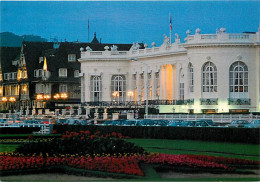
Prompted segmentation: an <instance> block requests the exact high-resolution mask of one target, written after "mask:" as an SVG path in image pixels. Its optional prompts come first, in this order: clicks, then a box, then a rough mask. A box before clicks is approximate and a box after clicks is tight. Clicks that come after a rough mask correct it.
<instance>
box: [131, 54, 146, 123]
mask: <svg viewBox="0 0 260 182" xmlns="http://www.w3.org/2000/svg"><path fill="white" fill-rule="evenodd" d="M131 61H133V62H140V63H142V64H143V65H145V73H146V82H145V84H146V86H145V88H146V94H145V95H146V100H145V116H146V118H147V116H148V90H149V88H148V75H147V74H148V64H146V63H144V62H142V61H138V60H137V59H136V58H131Z"/></svg>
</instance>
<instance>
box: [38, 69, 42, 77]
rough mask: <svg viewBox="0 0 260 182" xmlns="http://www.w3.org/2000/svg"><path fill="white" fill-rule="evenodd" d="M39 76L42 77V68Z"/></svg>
mask: <svg viewBox="0 0 260 182" xmlns="http://www.w3.org/2000/svg"><path fill="white" fill-rule="evenodd" d="M38 71H39V77H42V69H39V70H38Z"/></svg>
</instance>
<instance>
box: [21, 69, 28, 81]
mask: <svg viewBox="0 0 260 182" xmlns="http://www.w3.org/2000/svg"><path fill="white" fill-rule="evenodd" d="M22 77H23V79H25V78H28V76H27V71H26V70H24V71H23V72H22Z"/></svg>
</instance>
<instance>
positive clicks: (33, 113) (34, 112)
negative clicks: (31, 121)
mask: <svg viewBox="0 0 260 182" xmlns="http://www.w3.org/2000/svg"><path fill="white" fill-rule="evenodd" d="M35 114H36V109H35V107H34V106H33V110H32V115H35Z"/></svg>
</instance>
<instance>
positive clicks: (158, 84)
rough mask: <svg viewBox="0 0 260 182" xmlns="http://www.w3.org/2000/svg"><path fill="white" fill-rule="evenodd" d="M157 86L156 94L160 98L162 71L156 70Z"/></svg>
mask: <svg viewBox="0 0 260 182" xmlns="http://www.w3.org/2000/svg"><path fill="white" fill-rule="evenodd" d="M155 85H156V86H155V87H156V96H157V99H158V100H159V96H160V73H159V72H156V73H155Z"/></svg>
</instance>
